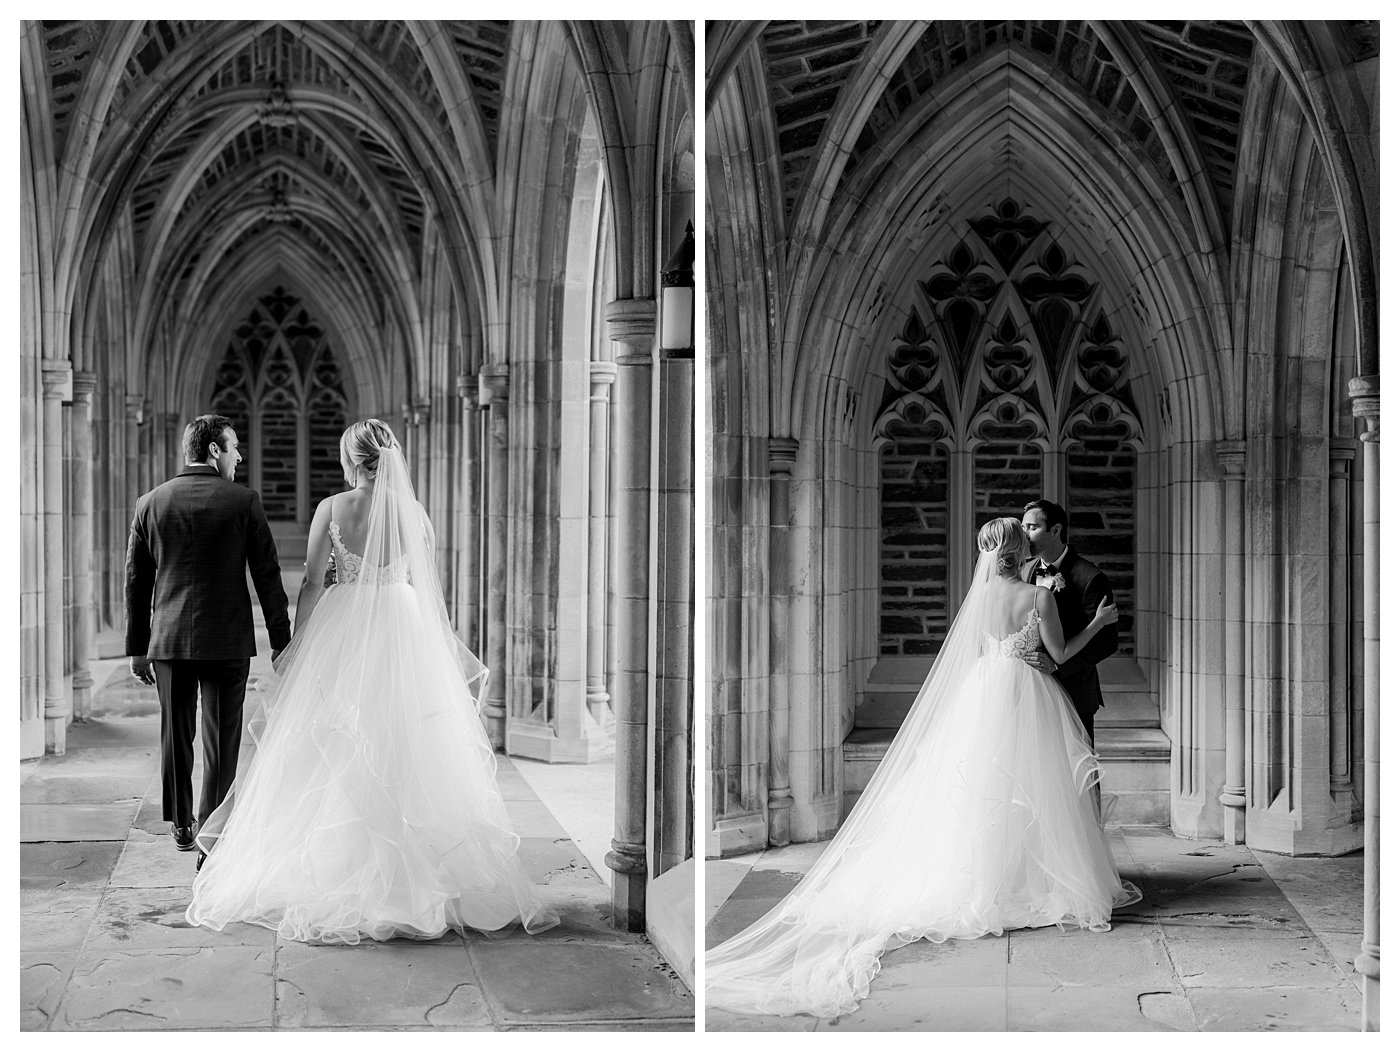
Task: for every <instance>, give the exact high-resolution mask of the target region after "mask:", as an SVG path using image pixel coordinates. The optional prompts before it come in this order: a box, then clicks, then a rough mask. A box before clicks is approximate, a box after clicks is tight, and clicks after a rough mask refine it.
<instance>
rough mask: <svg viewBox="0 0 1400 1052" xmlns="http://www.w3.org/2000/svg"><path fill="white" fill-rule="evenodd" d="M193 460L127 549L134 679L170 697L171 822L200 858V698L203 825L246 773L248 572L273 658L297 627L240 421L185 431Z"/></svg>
mask: <svg viewBox="0 0 1400 1052" xmlns="http://www.w3.org/2000/svg"><path fill="white" fill-rule="evenodd" d="M184 453H185V461H186V463H185V468H184V470H183V471H181V472H180V473H179V474H178V475H176V476H175V477H174V478H173V479H171V480H170V481H168V482H165V483H163V484H161V485H159V486H157V487H156V488H155V489H153V490H151V492H149V493H147V494H146V495H145V496H143V497H142V498H141V499H140V500H139V501H137V502H136V514H135V517H134V518H133V519H132V521H131V536H130V538H129V539H128V542H127V550H126V652H127V654H128V655H130V657H131V674H132V675H133V676H135V677H136V678H137V679H139V680H140V681H141V682H142V683H154V684H155V685H156V692H157V693H158V694H159V695H160V767H161V802H162V807H163V809H164V818H165V820H166V821H167V822H169V823H170V824H171V832H172V833H173V834H174V837H175V847H176V848H177V849H178V850H180V851H192V850H193V849H194V847H195V840H194V834H195V829H196V821H195V813H194V800H193V789H192V787H191V779H192V777H193V773H194V730H195V698H196V695H198V697H199V700H200V706H201V708H202V709H203V714H202V720H201V722H202V724H203V739H204V783H203V786H202V789H201V792H200V797H199V815H198V820H199V823H200V824H202V823H203V822H204V821H205V820H206V819H207V818H208V817H209V814H210V812H212V811H213V810H214V808H216V807H218V806H219V804H220V803H221V802H222V801H223V799H224V797H225V796H227V795H228V791H229V787H230V786H231V785H232V784H233V776H234V774H235V772H236V771H237V769H238V745H239V740H240V739H241V738H242V736H243V695H244V692H245V690H246V689H247V686H248V659H249V658H250V657H252V655H254V654H256V653H257V649H256V647H255V645H254V642H253V607H252V603H251V602H249V599H248V584H247V578H246V577H245V575H244V567H245V566H246V567H247V568H248V570H249V571H251V574H252V578H253V587H254V588H256V589H257V592H258V601H259V602H260V603H261V604H262V610H263V616H264V618H265V619H266V621H267V634H268V636H269V637H270V639H271V642H272V656H273V657H274V658H275V657H276V656H277V655H278V653H279V652H280V651H281V650H282V649H283V648H284V647H286V645H287V643H288V642H290V640H291V624H290V622H289V621H288V619H287V593H286V592H285V591H283V589H282V572H281V567H280V566H279V565H278V563H277V547H276V545H275V544H273V541H272V530H271V529H270V528H269V527H268V524H267V516H266V515H265V514H263V508H262V502H261V501H260V500H259V499H258V495H257V494H256V493H254V492H253V491H252V490H250V489H248V488H246V487H244V486H239V485H235V484H234V481H233V474H234V470H235V469H236V468H237V467H238V464H239V462H240V461H241V460H242V459H243V456H242V454H241V453H239V451H238V435H237V433H236V432H235V431H234V429H233V424H232V422H231V421H230V420H229V419H228V418H227V417H222V416H213V415H206V416H201V417H197V418H196V419H195V420H194V421H193V422H192V423H190V424H189V425H188V426H186V428H185V436H184ZM203 861H204V855H203V853H201V854H200V856H199V860H198V863H202V862H203ZM198 863H197V864H196V867H195V868H196V869H198V868H199V866H198Z"/></svg>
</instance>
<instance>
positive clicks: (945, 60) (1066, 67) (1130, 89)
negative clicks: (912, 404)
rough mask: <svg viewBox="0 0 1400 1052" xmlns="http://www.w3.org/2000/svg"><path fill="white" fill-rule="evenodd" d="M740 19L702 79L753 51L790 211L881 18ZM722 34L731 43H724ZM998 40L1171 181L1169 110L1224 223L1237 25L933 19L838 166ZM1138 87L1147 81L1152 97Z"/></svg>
mask: <svg viewBox="0 0 1400 1052" xmlns="http://www.w3.org/2000/svg"><path fill="white" fill-rule="evenodd" d="M737 25H738V24H735V23H730V24H727V25H723V24H716V25H715V27H714V28H712V30H711V39H710V40H709V41H708V42H707V43H708V45H709V47H710V55H711V67H710V69H711V74H710V75H711V76H714V75H715V74H716V72H718V73H719V74H720V75H721V76H723V75H724V74H726V73H727V72H728V71H729V69H730V68H731V66H730V65H729V64H728V63H727V62H725V61H723V59H724V57H725V56H724V55H723V51H724V45H725V44H726V43H727V44H728V45H729V47H730V48H740V47H746V46H754V47H757V48H759V49H760V50H761V61H762V68H763V71H764V77H765V81H766V86H767V90H768V95H769V100H770V102H771V105H772V108H773V124H774V127H775V130H776V135H777V146H778V150H779V153H780V155H781V180H782V190H783V196H784V200H785V204H786V209H787V211H788V212H789V213H791V212H792V210H793V208H794V207H795V206H796V204H797V201H798V198H799V196H800V193H801V189H802V186H803V180H804V177H805V176H806V175H807V174H808V170H809V167H810V164H811V162H812V160H813V157H814V156H815V154H816V152H818V151H819V149H820V144H821V142H822V138H823V134H824V132H825V131H826V130H827V129H826V125H827V121H828V118H829V117H830V116H831V115H832V113H833V111H834V110H835V109H836V106H837V101H838V99H839V98H840V96H841V93H842V91H843V90H844V89H845V88H846V87H847V86H848V84H850V83H851V82H852V81H853V79H855V77H856V75H857V73H858V72H859V71H860V70H861V69H862V67H863V65H866V64H868V63H869V62H870V61H871V56H872V54H877V53H878V54H879V57H880V59H881V60H883V59H884V58H885V53H883V52H879V50H878V48H876V50H875V51H872V46H873V45H876V44H877V41H878V39H879V37H880V35H881V33H882V32H886V31H887V27H888V26H889V23H884V22H878V21H838V22H831V21H774V22H768V23H766V24H764V25H762V26H761V31H760V32H755V30H757V29H759V25H758V24H755V23H749V24H748V27H749V28H748V31H747V35H741V34H742V33H743V30H741V29H740V28H736V26H737ZM1343 26H1344V34H1343V37H1344V40H1345V43H1346V46H1347V47H1348V48H1349V49H1350V50H1351V53H1352V56H1351V57H1352V58H1353V59H1362V58H1367V57H1370V56H1373V55H1375V54H1377V53H1378V50H1379V28H1378V26H1379V23H1377V22H1347V23H1344V24H1343ZM726 34H727V35H728V36H729V37H730V40H728V41H725V40H723V39H722V38H723V37H724V35H726ZM716 38H719V39H718V40H717V39H716ZM717 44H718V45H719V46H718V47H717V46H716V45H717ZM1006 47H1010V48H1014V49H1018V50H1019V51H1021V52H1023V53H1024V54H1026V55H1027V56H1031V57H1033V59H1034V61H1036V62H1037V63H1038V64H1039V65H1040V67H1041V68H1043V69H1044V70H1045V71H1046V74H1047V75H1048V76H1052V77H1055V78H1057V79H1058V80H1060V81H1061V82H1062V83H1066V84H1070V85H1074V86H1076V87H1077V89H1078V91H1079V93H1080V95H1081V96H1082V97H1083V98H1084V99H1085V100H1087V104H1088V105H1089V106H1090V107H1092V108H1093V109H1094V110H1095V111H1097V112H1098V113H1099V114H1100V115H1101V116H1102V117H1103V118H1104V120H1105V121H1106V122H1107V123H1108V124H1109V125H1110V126H1112V127H1114V128H1116V129H1118V131H1119V133H1120V134H1121V135H1123V136H1124V137H1125V138H1127V139H1129V140H1131V141H1132V142H1133V143H1135V144H1136V146H1137V147H1138V148H1139V149H1140V151H1141V153H1142V155H1143V156H1144V157H1145V158H1146V159H1147V161H1148V163H1150V164H1151V165H1152V166H1154V167H1155V168H1157V169H1158V171H1159V172H1160V173H1161V174H1162V175H1163V176H1164V177H1165V178H1166V179H1167V180H1168V181H1170V180H1171V179H1172V172H1171V169H1170V160H1169V156H1168V149H1167V147H1166V145H1165V144H1164V143H1163V142H1162V141H1161V138H1160V133H1159V131H1158V129H1157V127H1156V121H1155V119H1154V118H1156V117H1157V115H1158V112H1159V111H1160V110H1161V109H1163V108H1173V109H1174V110H1175V111H1176V116H1177V117H1179V119H1180V123H1181V124H1182V125H1183V126H1184V127H1185V128H1186V129H1189V135H1190V137H1191V138H1192V139H1193V140H1194V146H1195V153H1196V154H1197V155H1198V156H1199V157H1200V158H1201V159H1202V161H1203V162H1204V166H1205V169H1206V172H1205V174H1206V176H1207V177H1208V180H1209V185H1210V187H1211V189H1212V191H1213V194H1214V202H1213V204H1214V206H1215V208H1216V209H1217V212H1218V217H1219V219H1220V220H1222V221H1223V222H1225V223H1228V216H1229V214H1230V209H1231V203H1232V198H1233V194H1234V190H1235V178H1236V159H1237V152H1238V149H1239V145H1240V123H1241V119H1242V114H1243V110H1244V106H1245V99H1246V92H1247V89H1248V86H1249V79H1250V75H1251V70H1252V68H1253V65H1254V62H1255V53H1256V50H1257V48H1256V43H1255V36H1254V34H1253V33H1252V32H1251V31H1250V29H1249V28H1248V27H1247V26H1246V25H1245V23H1243V22H1237V21H1236V22H1232V21H1195V22H1188V21H1141V22H1112V23H1091V22H1082V21H1025V20H1015V21H985V22H978V21H966V22H964V21H934V22H930V23H928V24H927V26H926V27H925V28H924V29H923V31H922V33H921V34H920V35H918V36H917V38H916V39H915V40H914V41H913V42H912V44H911V45H910V46H909V47H908V48H907V49H906V50H904V52H903V54H902V55H898V56H897V57H898V58H899V62H898V66H897V68H896V69H894V70H893V72H892V73H891V75H890V76H889V78H888V80H887V81H886V82H885V83H884V85H883V88H882V90H881V91H880V95H879V98H878V99H877V100H875V102H874V104H873V106H871V107H870V108H869V110H868V116H867V117H866V118H865V121H864V125H863V127H862V129H861V131H860V135H859V138H858V139H857V140H856V142H855V147H854V149H853V150H852V152H851V154H850V158H849V160H848V161H847V162H846V169H845V172H846V175H849V173H850V172H852V171H854V170H856V169H857V168H859V166H860V165H861V163H862V161H864V160H865V159H866V158H867V157H868V156H869V155H870V154H871V153H872V151H873V150H874V149H875V148H876V146H877V145H878V144H879V142H880V141H881V138H882V136H883V135H884V134H885V133H886V132H887V131H888V130H889V129H890V128H891V127H892V126H894V125H895V124H896V123H897V122H898V121H899V120H900V118H901V116H902V115H904V114H905V113H906V112H908V111H909V110H911V109H912V108H913V107H915V106H916V105H917V104H918V103H919V101H920V100H921V99H923V98H925V97H926V96H928V95H929V93H931V92H934V91H937V90H938V89H939V87H940V86H941V85H942V84H943V83H944V82H945V81H946V80H947V79H948V78H950V77H952V76H954V75H955V74H956V73H957V72H958V71H959V70H960V69H961V68H963V67H965V66H967V65H968V64H969V63H973V62H975V61H976V60H977V59H978V58H979V56H981V55H982V54H984V53H985V52H987V51H989V50H993V49H1001V48H1006ZM717 58H719V59H720V61H719V62H717V61H716V59H717ZM1144 86H1154V87H1155V88H1156V94H1155V95H1154V93H1153V92H1152V91H1145V90H1144ZM716 90H717V87H716V86H715V85H713V84H712V85H711V86H710V87H709V89H708V93H709V94H710V95H711V96H713V94H714V92H715V91H716ZM843 179H844V176H843Z"/></svg>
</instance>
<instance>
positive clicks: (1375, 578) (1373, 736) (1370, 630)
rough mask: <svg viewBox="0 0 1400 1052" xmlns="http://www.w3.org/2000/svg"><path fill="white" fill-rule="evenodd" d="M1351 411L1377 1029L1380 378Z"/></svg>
mask: <svg viewBox="0 0 1400 1052" xmlns="http://www.w3.org/2000/svg"><path fill="white" fill-rule="evenodd" d="M1350 387H1351V411H1352V414H1353V415H1354V416H1358V417H1361V418H1362V419H1363V420H1364V421H1365V428H1366V430H1365V431H1363V432H1362V433H1361V456H1362V461H1361V473H1362V485H1363V486H1364V487H1365V494H1364V495H1365V501H1364V505H1363V511H1362V565H1363V573H1362V580H1363V581H1365V585H1364V586H1363V587H1364V590H1365V594H1364V596H1363V597H1362V609H1363V610H1364V612H1365V628H1364V630H1363V631H1364V639H1365V647H1366V658H1365V664H1364V670H1365V671H1364V673H1363V679H1362V682H1363V684H1364V687H1363V689H1364V690H1365V692H1366V707H1365V725H1364V732H1365V736H1366V746H1365V768H1366V774H1365V788H1364V790H1363V791H1364V793H1365V801H1364V803H1365V823H1364V833H1363V835H1364V838H1365V844H1366V856H1365V859H1366V860H1365V891H1364V894H1363V902H1364V909H1363V913H1362V930H1361V954H1360V956H1358V957H1357V958H1356V970H1357V972H1358V973H1360V975H1361V1029H1362V1030H1365V1031H1376V1030H1379V1029H1380V1019H1381V728H1380V717H1381V473H1380V468H1381V380H1380V377H1379V376H1358V377H1355V378H1354V379H1353V380H1352V381H1351V384H1350Z"/></svg>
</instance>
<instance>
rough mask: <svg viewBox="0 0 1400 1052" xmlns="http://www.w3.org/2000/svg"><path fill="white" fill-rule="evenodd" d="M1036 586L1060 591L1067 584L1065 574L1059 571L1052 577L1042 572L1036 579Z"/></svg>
mask: <svg viewBox="0 0 1400 1052" xmlns="http://www.w3.org/2000/svg"><path fill="white" fill-rule="evenodd" d="M1035 586H1036V587H1037V588H1048V589H1050V591H1052V592H1058V591H1060V589H1062V588H1064V586H1065V575H1064V574H1062V573H1057V574H1056V575H1055V576H1054V577H1050V576H1047V575H1045V574H1042V575H1041V576H1039V577H1037V578H1036V579H1035Z"/></svg>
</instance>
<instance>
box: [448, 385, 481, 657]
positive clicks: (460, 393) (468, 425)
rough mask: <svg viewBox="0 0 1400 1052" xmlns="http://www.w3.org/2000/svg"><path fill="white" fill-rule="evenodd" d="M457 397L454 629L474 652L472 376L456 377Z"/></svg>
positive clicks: (477, 540) (476, 569)
mask: <svg viewBox="0 0 1400 1052" xmlns="http://www.w3.org/2000/svg"><path fill="white" fill-rule="evenodd" d="M457 397H458V398H460V399H461V400H462V460H461V464H460V465H459V468H460V474H459V476H458V478H457V494H458V500H457V538H456V547H457V563H456V565H457V584H456V587H455V588H454V589H453V593H454V596H453V597H454V599H455V604H454V605H455V606H456V607H457V632H458V634H459V635H461V637H462V638H463V639H464V640H466V641H467V645H468V646H469V647H471V649H472V651H473V652H476V651H477V648H478V647H479V646H480V645H481V644H480V641H479V640H478V638H477V628H478V625H479V624H480V621H481V617H480V611H479V610H478V607H477V603H478V598H479V596H480V573H481V528H480V522H479V521H478V512H479V504H480V495H479V491H478V483H479V481H480V477H481V463H480V459H481V443H480V441H479V438H480V436H479V434H478V432H477V429H478V427H479V425H480V422H481V402H480V399H479V398H478V394H477V384H476V377H475V376H468V375H466V374H463V375H461V376H458V377H457Z"/></svg>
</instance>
